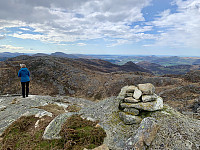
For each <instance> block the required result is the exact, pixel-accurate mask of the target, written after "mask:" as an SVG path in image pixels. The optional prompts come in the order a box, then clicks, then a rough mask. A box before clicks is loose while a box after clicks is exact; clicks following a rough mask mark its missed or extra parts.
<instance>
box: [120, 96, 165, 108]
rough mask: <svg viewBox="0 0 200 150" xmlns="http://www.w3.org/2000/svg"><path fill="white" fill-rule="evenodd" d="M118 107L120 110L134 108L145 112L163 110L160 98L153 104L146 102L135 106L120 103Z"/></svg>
mask: <svg viewBox="0 0 200 150" xmlns="http://www.w3.org/2000/svg"><path fill="white" fill-rule="evenodd" d="M120 107H121V108H136V109H139V110H147V111H156V110H161V109H162V108H163V99H162V98H161V97H158V98H157V99H156V100H155V101H153V102H146V103H143V102H139V103H136V104H133V103H132V104H131V103H121V104H120Z"/></svg>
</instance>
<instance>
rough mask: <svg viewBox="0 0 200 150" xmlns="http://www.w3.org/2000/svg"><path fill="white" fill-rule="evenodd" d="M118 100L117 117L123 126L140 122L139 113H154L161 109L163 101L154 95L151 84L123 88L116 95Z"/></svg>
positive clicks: (153, 88)
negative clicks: (122, 122)
mask: <svg viewBox="0 0 200 150" xmlns="http://www.w3.org/2000/svg"><path fill="white" fill-rule="evenodd" d="M118 99H120V104H119V108H120V109H121V110H122V111H121V112H119V117H120V118H121V120H123V121H124V123H125V124H135V123H140V122H141V120H142V119H141V117H140V116H139V113H140V112H141V111H142V110H144V111H156V110H160V109H162V108H163V99H162V98H161V97H159V96H157V95H156V94H155V87H154V86H153V85H152V84H151V83H146V84H138V85H137V86H125V87H123V88H122V89H121V92H120V93H119V95H118Z"/></svg>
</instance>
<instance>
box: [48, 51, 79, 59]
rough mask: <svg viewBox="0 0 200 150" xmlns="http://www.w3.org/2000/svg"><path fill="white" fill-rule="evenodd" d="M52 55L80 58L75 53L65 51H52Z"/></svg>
mask: <svg viewBox="0 0 200 150" xmlns="http://www.w3.org/2000/svg"><path fill="white" fill-rule="evenodd" d="M51 56H54V57H66V58H79V57H77V56H75V55H73V54H65V53H63V52H55V53H52V54H51Z"/></svg>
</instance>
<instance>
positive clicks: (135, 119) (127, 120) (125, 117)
mask: <svg viewBox="0 0 200 150" xmlns="http://www.w3.org/2000/svg"><path fill="white" fill-rule="evenodd" d="M119 117H120V119H121V120H122V121H123V122H124V124H126V125H132V124H136V123H140V122H141V121H142V118H140V117H139V116H133V115H129V114H126V113H125V112H119Z"/></svg>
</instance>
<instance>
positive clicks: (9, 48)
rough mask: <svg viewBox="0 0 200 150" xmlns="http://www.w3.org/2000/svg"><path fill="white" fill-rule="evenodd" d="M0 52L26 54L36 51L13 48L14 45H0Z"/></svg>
mask: <svg viewBox="0 0 200 150" xmlns="http://www.w3.org/2000/svg"><path fill="white" fill-rule="evenodd" d="M0 52H21V53H25V52H36V50H32V49H29V50H27V49H25V48H24V47H17V46H13V45H0Z"/></svg>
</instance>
